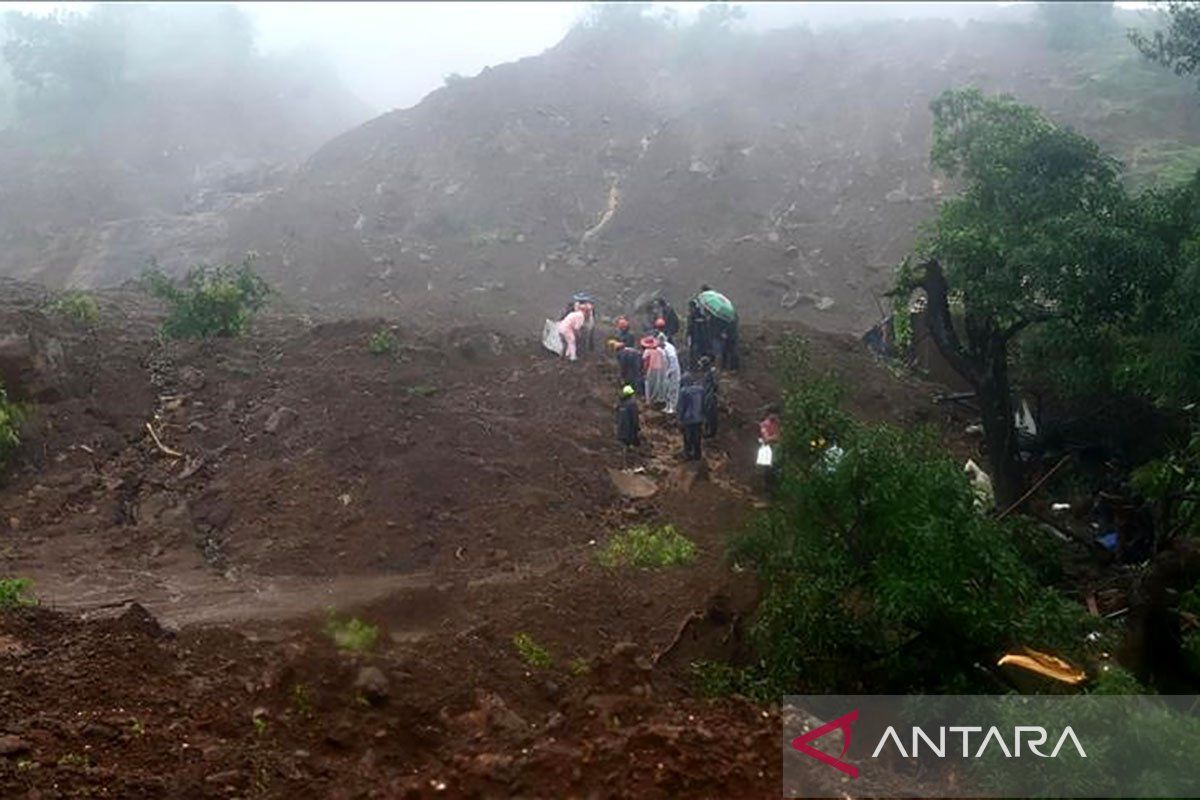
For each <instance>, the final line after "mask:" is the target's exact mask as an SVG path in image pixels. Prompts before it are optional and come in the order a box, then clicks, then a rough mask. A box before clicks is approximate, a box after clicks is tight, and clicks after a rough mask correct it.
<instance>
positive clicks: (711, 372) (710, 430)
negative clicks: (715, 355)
mask: <svg viewBox="0 0 1200 800" xmlns="http://www.w3.org/2000/svg"><path fill="white" fill-rule="evenodd" d="M699 367H700V385H701V386H703V387H704V435H705V437H707V438H711V437H713V436H716V435H717V415H718V404H717V371H716V370H715V369H713V365H712V358H710V357H709V356H701V357H700V364H699Z"/></svg>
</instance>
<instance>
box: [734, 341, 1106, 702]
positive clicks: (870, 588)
mask: <svg viewBox="0 0 1200 800" xmlns="http://www.w3.org/2000/svg"><path fill="white" fill-rule="evenodd" d="M792 347H793V349H791V351H790V352H785V353H784V354H783V359H784V360H785V361H784V363H783V364H782V365H780V367H781V368H779V369H777V373H778V374H779V375H780V377H781V380H782V382H783V385H784V387H785V392H784V403H783V414H784V419H785V420H786V424H785V425H784V441H783V446H782V453H783V460H782V462H781V463H782V472H783V474H782V476H781V481H780V486H779V490H778V492H777V494H776V497H775V501H774V502H773V503H772V506H771V508H770V510H768V511H766V512H763V513H762V514H761V515H760V516H759V517H758V518H757V519H756V520H755V521H754V523H753V524H752V525H751V527H750V529H749V530H748V532H747V533H746V534H745V535H743V536H742V537H740V538H739V539H738V540H737V541H736V543H735V545H734V556H735V558H737V559H738V560H739V561H740V562H741V563H749V564H752V565H753V566H754V567H755V570H756V572H757V574H758V577H759V581H760V584H761V586H762V598H761V602H760V604H759V608H758V612H757V615H756V618H755V621H754V624H753V626H752V630H751V637H752V641H753V643H754V645H755V647H756V650H757V653H758V655H759V656H760V657H761V659H762V661H761V665H760V667H759V670H758V671H757V672H756V674H754V675H752V676H750V677H751V678H752V680H751V681H750V682H751V683H754V682H755V681H758V680H763V681H765V682H766V683H767V684H768V685H769V686H771V687H773V688H774V689H775V690H776V692H777V693H787V692H793V693H794V692H797V691H799V690H801V689H803V690H805V691H816V692H849V693H855V692H863V691H866V692H871V691H877V692H909V691H922V690H929V691H953V690H972V689H978V688H980V686H981V683H980V677H981V675H982V673H981V672H980V670H979V669H978V668H977V667H976V666H975V664H976V663H977V662H978V663H994V662H995V658H996V657H997V656H998V655H999V654H1000V653H1002V652H1003V651H1004V649H1005V648H1007V647H1011V646H1014V645H1027V646H1031V647H1041V648H1047V649H1049V650H1050V651H1052V652H1058V653H1063V654H1066V653H1067V652H1068V650H1065V649H1064V648H1072V647H1078V645H1079V643H1080V642H1081V641H1082V637H1081V636H1080V630H1079V628H1078V626H1079V624H1080V622H1081V620H1082V619H1083V616H1084V615H1083V612H1082V609H1081V608H1079V607H1077V606H1074V605H1073V604H1071V603H1069V602H1068V601H1066V600H1065V599H1064V598H1063V597H1062V596H1060V595H1058V594H1057V593H1055V592H1053V591H1052V590H1049V589H1046V588H1043V587H1042V586H1041V585H1040V582H1041V581H1042V580H1044V579H1046V578H1048V577H1051V575H1052V569H1053V565H1054V564H1055V563H1056V558H1057V554H1056V552H1055V548H1056V547H1057V544H1056V542H1055V540H1054V539H1052V538H1050V537H1047V536H1046V535H1045V534H1043V533H1041V532H1040V531H1035V530H1029V529H1028V527H1027V526H1026V524H1025V523H1024V522H1023V521H1021V520H1020V519H1018V518H1014V517H1010V518H1008V519H1006V520H996V519H994V518H992V517H990V516H987V515H984V514H980V513H979V511H978V510H977V509H976V508H975V503H974V495H973V493H972V490H971V486H970V484H969V483H968V481H967V479H966V478H965V477H964V475H963V472H962V469H961V467H960V466H959V465H958V463H956V462H955V461H954V460H953V459H952V458H949V457H947V455H946V454H945V449H944V446H943V445H942V443H941V442H940V441H938V438H937V436H936V435H935V434H934V433H933V432H932V431H930V430H906V429H899V428H894V427H891V426H887V425H868V424H862V423H859V422H857V421H855V420H853V419H852V418H851V417H850V416H849V415H848V414H846V413H845V412H844V411H843V410H842V409H841V407H840V405H839V399H840V396H841V392H840V388H839V387H838V386H837V385H836V384H834V383H832V382H831V381H830V379H829V378H828V377H824V376H821V375H818V374H814V373H812V372H811V371H808V370H806V369H805V367H804V363H805V357H804V353H803V350H802V349H801V350H797V349H794V348H795V344H794V343H793V345H792ZM822 440H823V441H824V444H822ZM814 443H815V444H816V446H814ZM833 443H836V445H837V446H838V447H840V448H841V449H842V451H843V453H842V455H841V456H840V458H838V457H834V456H832V455H831V451H830V450H829V449H827V446H828V445H829V444H833ZM1039 565H1040V570H1041V571H1039Z"/></svg>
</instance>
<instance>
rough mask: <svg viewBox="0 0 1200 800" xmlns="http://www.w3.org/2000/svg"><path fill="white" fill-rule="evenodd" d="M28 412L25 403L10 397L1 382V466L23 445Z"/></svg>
mask: <svg viewBox="0 0 1200 800" xmlns="http://www.w3.org/2000/svg"><path fill="white" fill-rule="evenodd" d="M27 414H28V412H27V411H26V408H25V407H24V406H23V405H21V404H20V403H14V402H12V401H11V400H9V399H8V393H7V392H5V391H4V384H2V383H0V467H3V466H4V464H5V463H6V462H7V461H8V459H9V457H10V456H11V455H12V454H13V452H14V451H15V450H16V449H17V448H18V447H19V446H20V445H21V425H22V424H23V423H24V422H25V418H26V416H27Z"/></svg>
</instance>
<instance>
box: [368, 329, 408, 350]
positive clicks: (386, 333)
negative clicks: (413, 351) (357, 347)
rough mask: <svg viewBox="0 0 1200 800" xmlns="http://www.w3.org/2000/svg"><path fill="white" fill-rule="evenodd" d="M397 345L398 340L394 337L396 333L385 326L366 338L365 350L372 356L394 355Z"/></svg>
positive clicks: (398, 344) (398, 343)
mask: <svg viewBox="0 0 1200 800" xmlns="http://www.w3.org/2000/svg"><path fill="white" fill-rule="evenodd" d="M399 346H400V342H399V341H398V340H397V339H396V334H394V333H392V332H391V331H390V330H388V329H387V328H384V329H382V330H378V331H376V332H375V333H373V334H371V338H370V339H368V340H367V352H369V353H370V354H371V355H373V356H390V355H395V353H396V350H397V348H399Z"/></svg>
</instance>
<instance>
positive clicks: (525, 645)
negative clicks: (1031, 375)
mask: <svg viewBox="0 0 1200 800" xmlns="http://www.w3.org/2000/svg"><path fill="white" fill-rule="evenodd" d="M512 642H513V647H515V648H516V649H517V654H518V655H520V656H521V660H522V661H524V662H525V663H526V664H527V665H529V666H530V667H533V668H534V669H547V668H549V667H550V665H551V664H553V663H554V659H553V658H552V657H551V656H550V651H549V650H547V649H546V648H544V647H542V646H541V645H540V644H538V643H537V642H535V641H534V640H533V637H532V636H530V635H529V634H528V633H518V634H515V635H514V636H513V638H512Z"/></svg>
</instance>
